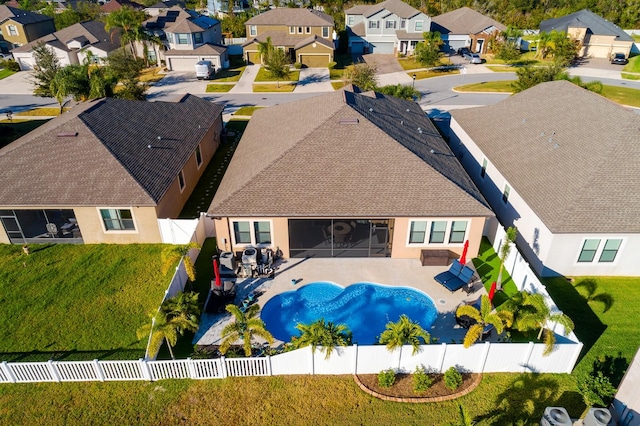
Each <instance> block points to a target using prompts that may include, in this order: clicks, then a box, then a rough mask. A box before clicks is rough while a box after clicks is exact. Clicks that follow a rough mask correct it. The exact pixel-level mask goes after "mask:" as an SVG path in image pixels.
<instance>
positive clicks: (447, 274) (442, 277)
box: [434, 260, 462, 284]
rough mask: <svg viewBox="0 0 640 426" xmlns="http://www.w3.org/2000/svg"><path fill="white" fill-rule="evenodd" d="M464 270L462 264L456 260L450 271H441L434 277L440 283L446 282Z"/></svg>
mask: <svg viewBox="0 0 640 426" xmlns="http://www.w3.org/2000/svg"><path fill="white" fill-rule="evenodd" d="M460 272H462V264H461V263H460V262H458V261H457V260H454V261H453V263H452V264H451V266H450V267H449V270H448V271H444V272H440V273H439V274H438V275H436V276H435V277H434V279H435V280H436V281H438V282H439V283H440V284H443V283H446V282H447V280H450V279H452V278H455V277H457V276H458V275H460Z"/></svg>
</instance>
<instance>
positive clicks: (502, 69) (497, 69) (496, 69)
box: [487, 65, 518, 72]
mask: <svg viewBox="0 0 640 426" xmlns="http://www.w3.org/2000/svg"><path fill="white" fill-rule="evenodd" d="M487 68H488V69H490V70H491V71H493V72H516V70H517V69H518V67H512V66H509V65H505V66H503V67H499V66H495V65H493V66H492V65H488V66H487Z"/></svg>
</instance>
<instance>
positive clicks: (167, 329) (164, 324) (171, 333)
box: [136, 312, 179, 359]
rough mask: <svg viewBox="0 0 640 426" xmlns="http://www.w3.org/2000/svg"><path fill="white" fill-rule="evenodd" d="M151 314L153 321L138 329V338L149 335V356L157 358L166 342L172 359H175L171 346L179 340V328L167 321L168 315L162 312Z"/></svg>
mask: <svg viewBox="0 0 640 426" xmlns="http://www.w3.org/2000/svg"><path fill="white" fill-rule="evenodd" d="M149 316H150V317H151V323H150V324H145V325H143V326H142V327H140V328H138V330H137V331H136V334H137V335H138V339H140V340H142V339H144V338H145V337H147V336H148V337H149V346H148V348H147V356H148V357H149V358H155V357H156V355H158V352H159V351H160V347H161V346H162V343H164V342H166V343H167V347H168V348H169V354H170V355H171V359H175V357H174V355H173V350H172V349H171V348H172V347H173V346H175V344H176V343H177V342H178V334H179V333H178V329H177V328H176V327H174V325H173V324H170V323H169V321H167V317H166V316H165V315H163V314H162V313H161V312H158V313H157V314H156V315H153V314H151V315H149Z"/></svg>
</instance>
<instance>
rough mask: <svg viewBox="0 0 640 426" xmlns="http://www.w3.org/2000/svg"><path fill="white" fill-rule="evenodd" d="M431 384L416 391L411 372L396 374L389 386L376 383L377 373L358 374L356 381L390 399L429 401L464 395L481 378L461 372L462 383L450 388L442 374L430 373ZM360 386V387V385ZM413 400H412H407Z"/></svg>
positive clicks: (374, 393)
mask: <svg viewBox="0 0 640 426" xmlns="http://www.w3.org/2000/svg"><path fill="white" fill-rule="evenodd" d="M431 377H432V378H433V379H434V380H433V384H432V385H431V387H430V388H429V389H427V390H426V391H425V392H419V393H416V392H414V391H413V376H412V375H411V374H396V381H395V383H394V384H393V386H391V387H390V388H383V387H380V386H379V385H378V375H377V374H358V375H357V376H356V381H360V384H361V385H362V386H364V387H366V388H367V389H368V390H370V391H372V392H369V393H371V394H372V395H374V396H377V397H382V398H383V399H387V398H384V397H390V398H389V399H390V400H393V399H395V398H398V399H400V400H402V401H403V402H429V401H434V402H435V401H445V400H449V399H453V398H456V397H458V396H462V395H466V394H467V393H469V392H470V391H472V390H473V389H474V388H475V387H476V386H477V385H478V384H479V383H480V379H481V375H480V374H470V373H463V374H462V379H463V381H462V385H460V387H459V388H458V389H456V390H453V391H452V390H451V389H449V388H448V387H446V386H445V384H444V379H443V375H442V374H432V375H431ZM362 386H361V387H362ZM409 400H414V401H409Z"/></svg>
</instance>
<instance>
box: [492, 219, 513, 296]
mask: <svg viewBox="0 0 640 426" xmlns="http://www.w3.org/2000/svg"><path fill="white" fill-rule="evenodd" d="M517 236H518V229H517V228H516V227H514V226H510V227H509V228H507V232H506V234H505V237H504V241H503V242H502V245H501V246H500V270H499V271H498V279H497V286H496V290H498V291H501V290H502V270H503V269H504V262H505V261H506V260H507V257H509V253H511V246H512V244H513V243H514V242H515V241H516V237H517Z"/></svg>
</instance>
